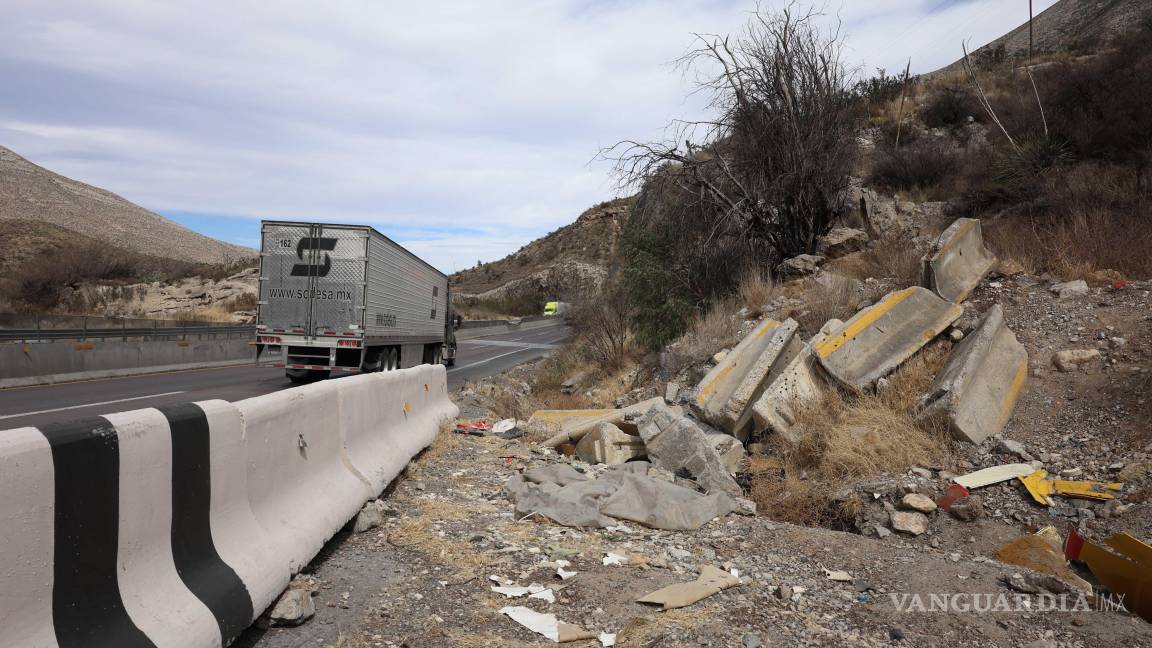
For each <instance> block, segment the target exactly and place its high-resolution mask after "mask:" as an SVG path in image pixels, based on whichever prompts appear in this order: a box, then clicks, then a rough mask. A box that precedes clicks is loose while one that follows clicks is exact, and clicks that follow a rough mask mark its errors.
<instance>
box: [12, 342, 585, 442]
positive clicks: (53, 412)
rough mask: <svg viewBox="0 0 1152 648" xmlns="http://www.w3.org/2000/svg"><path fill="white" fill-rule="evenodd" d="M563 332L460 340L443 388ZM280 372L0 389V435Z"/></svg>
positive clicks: (190, 397) (243, 388) (232, 371)
mask: <svg viewBox="0 0 1152 648" xmlns="http://www.w3.org/2000/svg"><path fill="white" fill-rule="evenodd" d="M568 333H569V331H568V328H567V327H563V326H560V327H548V328H542V329H535V330H530V331H517V332H512V333H500V334H497V335H492V336H488V337H483V338H477V339H473V340H462V341H461V342H460V346H459V349H458V351H457V354H456V366H455V367H452V368H450V369H449V370H448V389H449V391H455V390H456V389H457V388H459V387H460V386H461V385H463V384H464V383H465V382H467V381H469V380H475V379H477V378H483V377H484V376H490V375H492V374H495V373H499V372H501V371H504V370H505V369H508V368H510V367H514V366H516V365H518V364H520V363H522V362H527V361H528V360H533V359H536V358H539V357H541V356H544V355H547V354H548V353H550V352H551V350H552V349H554V348H555V346H556V345H558V344H560V343H562V342H563V341H564V340H565V339H566V338H567V337H568ZM292 386H293V385H292V383H291V382H289V381H288V379H287V378H285V377H284V370H283V369H273V368H265V367H249V366H231V367H220V368H216V369H199V370H190V371H173V372H167V373H162V374H150V375H146V376H132V377H127V378H109V379H104V380H90V381H84V382H74V383H65V384H60V385H41V386H36V387H19V388H13V389H5V390H0V430H9V429H12V428H18V427H24V426H28V425H31V426H38V425H45V424H48V423H55V422H60V421H68V420H72V419H77V418H82V417H86V416H100V415H103V414H109V413H112V412H124V411H128V410H134V409H141V408H144V407H155V406H157V405H164V404H168V403H181V402H188V401H200V400H209V399H214V398H220V399H224V400H228V401H236V400H241V399H244V398H251V397H252V396H259V395H261V394H267V393H269V392H274V391H279V390H281V389H287V388H289V387H292Z"/></svg>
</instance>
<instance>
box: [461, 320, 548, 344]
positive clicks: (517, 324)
mask: <svg viewBox="0 0 1152 648" xmlns="http://www.w3.org/2000/svg"><path fill="white" fill-rule="evenodd" d="M473 322H476V324H473V325H471V326H469V324H470V323H473ZM565 324H567V322H566V321H565V319H564V318H563V317H557V316H552V317H543V316H537V317H530V318H529V317H525V318H523V319H519V320H465V321H464V322H463V323H462V325H461V327H460V328H459V329H457V330H456V341H457V342H459V341H461V340H473V339H476V338H482V337H486V336H489V335H498V334H500V333H511V332H513V331H535V330H537V329H544V328H553V327H558V326H564V325H565Z"/></svg>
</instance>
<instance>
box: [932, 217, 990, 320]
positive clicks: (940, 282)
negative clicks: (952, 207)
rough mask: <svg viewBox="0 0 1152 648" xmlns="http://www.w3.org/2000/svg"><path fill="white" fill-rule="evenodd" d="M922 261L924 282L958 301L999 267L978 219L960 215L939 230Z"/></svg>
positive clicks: (948, 297)
mask: <svg viewBox="0 0 1152 648" xmlns="http://www.w3.org/2000/svg"><path fill="white" fill-rule="evenodd" d="M921 263H922V265H923V272H924V285H925V286H926V287H928V288H930V289H932V291H933V292H935V293H936V294H937V295H940V296H941V297H943V298H944V299H947V300H948V301H950V302H954V303H957V304H958V303H960V302H962V301H964V300H965V299H967V297H968V294H969V293H971V292H972V289H974V288H975V287H976V286H977V285H978V284H979V283H980V280H981V279H983V278H984V275H986V274H988V272H989V271H991V270H992V268H994V267H996V256H995V255H993V254H992V253H991V252H989V251H988V248H987V247H985V246H984V233H983V230H982V228H981V226H980V221H979V219H976V218H958V219H956V221H955V222H953V223H952V224H951V225H949V226H948V229H946V230H944V232H943V233H942V234H940V237H939V238H937V239H936V242H935V243H934V244H933V246H932V249H931V250H930V251H929V252H928V254H926V255H924V258H923V259H922V261H921Z"/></svg>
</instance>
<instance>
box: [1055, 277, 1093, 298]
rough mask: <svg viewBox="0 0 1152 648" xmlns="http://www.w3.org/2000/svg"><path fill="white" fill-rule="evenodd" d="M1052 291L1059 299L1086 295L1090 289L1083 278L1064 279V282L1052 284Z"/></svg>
mask: <svg viewBox="0 0 1152 648" xmlns="http://www.w3.org/2000/svg"><path fill="white" fill-rule="evenodd" d="M1052 292H1054V293H1056V294H1057V295H1059V296H1060V299H1068V298H1070V297H1079V296H1081V295H1087V294H1088V293H1089V292H1090V291H1089V288H1088V282H1086V281H1084V280H1083V279H1077V280H1076V281H1066V282H1064V283H1058V284H1053V286H1052Z"/></svg>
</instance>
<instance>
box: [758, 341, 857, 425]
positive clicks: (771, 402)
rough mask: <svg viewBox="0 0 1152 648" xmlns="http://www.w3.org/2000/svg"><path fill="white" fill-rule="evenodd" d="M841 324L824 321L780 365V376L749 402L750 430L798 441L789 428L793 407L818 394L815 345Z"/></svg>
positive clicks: (819, 378)
mask: <svg viewBox="0 0 1152 648" xmlns="http://www.w3.org/2000/svg"><path fill="white" fill-rule="evenodd" d="M843 325H844V322H841V321H840V320H836V319H834V320H828V322H827V323H825V324H824V327H823V328H821V329H820V331H819V332H818V333H817V334H816V335H814V336H812V339H811V340H809V341H808V344H806V345H804V348H803V349H801V350H800V352H799V353H797V354H796V357H794V358H792V361H791V362H789V363H788V365H787V366H785V367H784V370H783V371H782V372H780V375H779V376H777V377H776V379H775V380H773V381H772V382H771V383H770V384H769V385H768V388H767V389H765V390H764V393H763V394H762V395H761V396H760V398H759V399H758V400H757V401H756V403H755V404H753V405H752V421H753V428H752V429H753V431H754V432H763V431H765V430H771V431H772V432H775V433H776V434H779V435H781V436H783V437H784V438H786V439H788V440H789V441H792V442H793V443H795V442H797V441H799V440H800V439H799V437H798V436H796V435H795V434H794V431H793V427H792V426H793V424H795V422H796V412H795V411H794V408H795V407H796V406H798V405H802V404H804V403H807V402H811V401H812V400H814V399H815V398H817V397H818V396H819V394H820V392H819V385H820V383H821V382H823V377H822V375H821V373H820V370H819V369H818V368H817V366H816V364H817V362H816V351H815V346H816V345H817V344H819V343H820V342H822V341H824V339H825V338H826V337H827V336H828V333H830V332H832V331H834V330H836V329H838V328H840V327H841V326H843Z"/></svg>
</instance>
